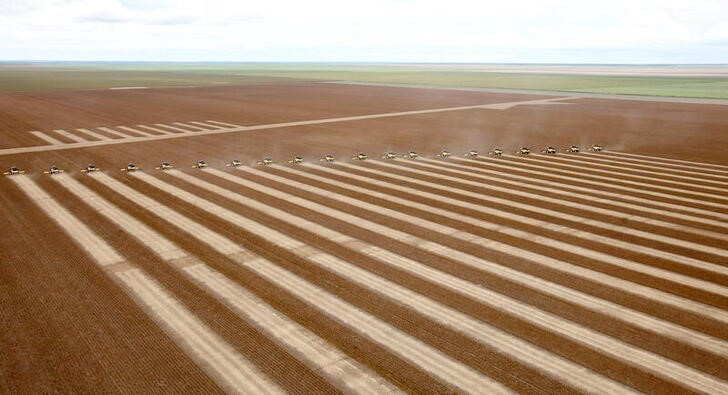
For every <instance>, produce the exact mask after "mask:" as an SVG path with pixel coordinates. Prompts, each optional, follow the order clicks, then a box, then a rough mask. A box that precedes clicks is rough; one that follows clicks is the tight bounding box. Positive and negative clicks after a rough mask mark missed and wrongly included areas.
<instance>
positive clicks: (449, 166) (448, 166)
mask: <svg viewBox="0 0 728 395" xmlns="http://www.w3.org/2000/svg"><path fill="white" fill-rule="evenodd" d="M408 163H413V162H408ZM415 164H416V165H418V166H422V167H425V168H430V169H436V170H443V171H448V172H450V173H455V174H462V175H465V176H468V177H473V178H478V179H481V180H484V181H493V182H498V183H503V184H508V185H512V186H515V187H524V186H525V187H527V188H530V189H535V190H537V191H543V192H548V193H553V194H557V195H561V196H565V197H573V198H579V199H582V200H588V201H591V202H594V201H596V202H598V203H607V204H612V205H617V206H621V207H626V208H630V209H634V210H640V211H646V212H654V213H655V214H660V215H665V216H670V217H672V216H674V214H673V213H672V212H669V211H665V210H655V209H649V208H647V207H642V206H637V205H631V204H628V203H622V202H618V201H613V200H608V199H597V198H594V197H592V196H589V195H581V194H578V193H573V192H564V191H562V190H560V189H557V188H549V187H542V186H537V185H524V184H523V183H522V182H516V181H511V180H507V179H504V178H501V177H491V176H486V175H483V174H479V173H477V172H474V171H471V170H469V169H472V168H469V167H468V166H463V165H458V164H455V163H445V162H443V161H437V160H433V159H421V160H419V161H417V162H416V163H415ZM460 169H465V170H460ZM433 174H439V173H433ZM524 178H526V177H524ZM449 179H450V178H448V180H449ZM456 182H459V183H463V184H467V185H474V186H477V187H481V188H487V189H492V190H496V191H501V192H503V191H507V193H512V194H516V195H519V196H524V197H529V198H533V199H537V200H543V201H547V202H550V203H556V204H559V205H566V206H568V207H575V208H579V209H582V210H586V211H592V212H595V213H598V214H603V215H608V216H610V217H616V218H621V219H625V220H630V221H636V222H640V223H643V224H649V225H653V226H657V227H661V228H666V229H672V230H678V231H682V232H687V233H693V234H697V235H699V236H707V237H712V238H715V239H718V240H724V241H727V242H728V236H727V235H726V234H725V233H719V232H712V231H708V230H704V229H698V228H693V227H690V226H686V225H682V224H675V223H671V222H666V221H662V220H657V219H652V218H646V217H642V216H639V215H632V214H625V213H622V212H619V211H614V210H609V209H604V208H599V207H595V206H591V205H584V204H579V203H573V202H570V201H568V200H561V199H554V198H547V197H546V196H543V195H539V194H533V193H529V192H522V191H518V190H513V189H506V188H499V187H496V186H494V185H493V184H482V183H473V182H472V181H470V180H467V179H458V180H457V181H456ZM677 215H678V218H680V219H688V220H693V221H698V222H700V221H705V220H703V219H702V218H695V217H689V216H680V214H677ZM685 217H687V218H685ZM710 224H711V225H714V226H719V227H722V228H726V231H728V222H720V221H713V222H712V223H710Z"/></svg>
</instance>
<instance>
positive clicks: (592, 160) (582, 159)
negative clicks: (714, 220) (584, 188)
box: [559, 152, 728, 185]
mask: <svg viewBox="0 0 728 395" xmlns="http://www.w3.org/2000/svg"><path fill="white" fill-rule="evenodd" d="M562 157H566V158H568V159H570V160H574V161H576V160H577V159H579V161H578V162H579V163H584V164H590V165H592V164H593V165H597V166H605V167H610V168H616V169H624V170H629V171H636V172H644V173H646V174H662V175H665V176H668V177H676V178H686V179H688V180H697V181H709V182H710V181H715V180H713V179H705V178H703V177H713V178H723V179H728V176H723V175H719V174H711V173H706V171H710V170H704V169H701V171H700V172H697V171H690V170H681V169H671V168H669V167H664V166H654V165H642V164H638V163H630V162H625V161H619V160H612V159H606V157H605V156H604V155H594V154H592V153H590V152H582V153H579V154H564V155H559V158H562ZM601 163H615V164H617V165H619V166H617V165H609V166H607V165H602V164H601ZM641 169H649V170H659V171H647V170H641ZM673 173H681V174H690V175H691V176H690V177H679V176H677V175H674V174H673ZM694 176H700V177H694ZM719 183H720V184H724V185H725V184H726V183H725V182H719Z"/></svg>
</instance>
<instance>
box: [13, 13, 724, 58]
mask: <svg viewBox="0 0 728 395" xmlns="http://www.w3.org/2000/svg"><path fill="white" fill-rule="evenodd" d="M725 21H728V2H725V1H711V0H695V1H691V2H684V1H655V0H641V1H635V0H612V1H610V2H604V1H574V0H543V1H536V0H511V1H502V0H501V1H495V2H489V1H473V0H449V1H446V2H443V1H441V0H438V1H434V0H391V1H384V0H372V1H356V2H346V1H330V0H310V1H305V2H303V1H293V0H272V1H265V2H254V1H245V0H243V1H235V0H208V1H192V0H181V1H173V0H157V1H145V0H30V1H22V2H21V1H16V0H9V1H8V0H0V57H1V58H3V59H79V58H80V59H100V60H291V61H298V60H311V61H317V60H321V61H334V60H343V61H482V62H489V61H492V62H503V61H510V62H529V61H533V62H539V61H545V60H544V59H553V58H556V59H557V60H555V61H559V60H558V59H559V53H561V54H563V55H562V57H561V58H562V60H560V61H563V62H579V61H589V62H594V61H597V62H626V61H630V59H631V60H632V61H640V62H644V61H647V62H650V58H651V57H655V58H658V57H659V58H660V59H661V60H660V61H665V58H669V59H671V60H668V61H670V62H686V63H689V62H728V26H727V25H726V22H725ZM686 49H688V50H687V51H686ZM671 51H672V54H671V55H670V54H669V53H670V52H671ZM688 53H689V54H690V58H687V56H688V55H687V54H688ZM600 54H601V55H600ZM681 56H682V57H684V59H683V58H681ZM580 57H581V58H583V60H580ZM587 58H588V59H587ZM548 61H554V60H548Z"/></svg>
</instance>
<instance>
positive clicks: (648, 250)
mask: <svg viewBox="0 0 728 395" xmlns="http://www.w3.org/2000/svg"><path fill="white" fill-rule="evenodd" d="M376 163H377V164H378V165H382V166H384V167H394V168H399V169H401V170H404V171H409V172H412V173H419V174H425V175H427V176H430V177H435V178H441V179H447V178H446V177H448V176H442V175H440V174H438V173H432V172H426V171H422V170H417V169H412V168H409V167H407V168H405V167H402V166H398V165H392V164H389V163H385V162H382V161H378V162H376ZM339 165H340V166H342V167H347V168H350V169H361V170H362V171H364V172H366V173H370V174H377V175H383V176H386V177H390V178H394V179H396V180H400V181H405V182H411V183H414V184H418V185H422V186H426V187H430V188H434V189H438V190H442V191H446V192H451V193H455V194H458V195H462V196H467V197H473V198H476V199H479V200H483V201H487V202H491V203H496V204H503V205H505V206H510V207H513V208H516V209H523V210H528V211H533V212H536V213H539V214H544V215H550V216H554V217H557V218H566V219H568V220H570V221H573V222H578V223H580V224H585V225H590V226H595V227H598V228H601V229H606V230H611V231H615V232H619V233H623V234H625V235H627V236H639V237H644V238H647V239H652V240H654V241H658V242H663V243H667V244H673V245H676V246H681V247H683V248H689V249H693V250H696V251H710V253H712V254H714V255H720V256H728V251H725V250H722V249H719V248H713V247H708V246H704V245H702V244H701V245H694V246H692V247H688V246H690V245H693V244H694V243H691V242H687V241H683V240H679V239H673V238H670V237H666V236H659V235H655V234H652V233H648V232H643V231H639V230H634V229H630V228H627V227H624V226H621V225H614V224H610V223H607V222H602V221H597V220H591V219H588V218H583V217H579V216H576V215H572V214H567V213H565V212H561V211H555V210H551V209H544V208H540V207H538V206H534V205H529V204H524V203H518V202H515V201H512V200H508V199H503V198H497V197H492V196H489V195H484V194H480V193H476V192H472V191H468V190H465V189H460V188H455V187H450V186H442V185H439V184H436V183H432V182H429V181H424V180H420V179H419V178H413V177H408V176H402V175H399V174H392V173H387V172H383V171H381V170H376V169H371V168H368V167H364V166H354V165H350V164H347V163H340V164H339ZM430 174H432V175H430ZM435 175H437V176H435ZM464 181H467V180H464ZM475 184H476V185H479V184H478V183H475ZM488 187H489V188H495V187H494V186H490V185H489V186H488ZM415 190H416V189H415ZM417 194H419V195H420V196H425V194H426V195H427V196H430V197H432V196H438V199H439V200H440V201H445V200H446V199H447V201H448V202H449V203H450V204H454V205H457V206H460V207H466V208H471V209H473V210H476V211H480V212H482V213H486V214H489V215H496V216H499V217H503V218H506V219H511V220H514V221H517V222H520V223H523V224H526V225H532V226H540V227H542V228H544V229H548V230H552V231H555V232H558V233H562V234H567V235H570V236H574V237H577V238H580V239H585V240H589V241H598V242H600V243H604V244H607V245H611V246H619V247H620V248H622V249H625V250H628V251H633V252H640V253H643V254H646V255H651V256H654V257H657V258H663V259H667V260H671V261H673V262H675V263H678V264H682V265H685V266H692V267H695V268H698V269H703V270H708V271H712V272H716V273H720V274H728V267H726V266H723V265H720V264H715V263H711V262H705V261H702V260H700V259H695V258H691V257H689V256H686V255H683V254H677V253H673V252H668V251H664V250H660V249H657V248H653V247H647V246H643V245H640V244H634V243H632V242H628V241H624V240H621V239H615V238H613V237H608V236H602V235H599V234H596V233H593V232H589V231H583V230H579V229H576V228H573V227H569V226H565V225H558V224H553V223H550V222H547V221H543V220H539V219H536V218H531V217H528V216H524V215H520V214H516V213H510V212H507V211H503V210H500V209H495V208H491V207H487V206H484V205H478V204H473V203H470V202H467V201H464V200H461V199H454V198H446V197H443V196H440V195H437V194H434V193H430V192H425V191H418V192H417ZM726 292H728V288H726ZM727 295H728V294H727Z"/></svg>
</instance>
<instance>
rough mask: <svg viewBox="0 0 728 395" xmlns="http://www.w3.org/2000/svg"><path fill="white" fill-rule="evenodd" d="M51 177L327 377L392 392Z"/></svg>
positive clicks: (104, 203)
mask: <svg viewBox="0 0 728 395" xmlns="http://www.w3.org/2000/svg"><path fill="white" fill-rule="evenodd" d="M54 180H55V181H57V182H58V183H59V184H60V185H62V186H63V187H65V188H66V189H67V190H69V191H70V192H71V193H73V194H74V195H76V196H77V197H79V198H80V199H81V200H82V201H84V202H85V203H86V204H88V205H89V206H91V207H92V208H93V209H95V210H96V211H97V212H99V213H100V214H101V215H103V216H104V217H106V218H107V219H109V220H110V221H111V222H113V223H115V224H116V225H117V226H118V227H119V228H121V229H123V230H124V231H125V232H126V233H128V234H129V235H131V236H132V237H134V238H136V239H137V240H138V241H139V242H141V243H142V244H144V245H145V246H146V247H147V248H149V249H150V250H152V251H153V252H154V253H155V254H156V255H157V256H159V257H160V258H162V259H163V260H165V261H167V262H168V263H169V264H170V266H172V267H173V268H175V269H177V270H181V271H182V272H184V273H185V274H186V275H187V276H188V277H190V278H191V279H192V280H193V281H194V282H195V283H196V284H197V285H198V286H199V287H200V288H201V289H203V290H206V291H207V292H209V293H211V294H213V295H214V296H215V297H216V299H218V300H220V301H221V302H223V303H224V304H226V305H227V306H228V307H231V308H232V309H233V310H234V311H236V312H237V313H238V315H239V316H240V317H241V318H243V319H245V320H246V321H248V322H251V323H252V324H253V325H254V326H255V327H256V328H257V329H258V330H260V331H262V332H264V333H265V334H266V335H267V337H269V338H271V339H274V340H276V342H277V343H279V344H281V345H282V346H284V347H286V348H287V349H288V350H287V351H288V352H291V353H292V354H295V355H297V357H298V359H299V360H301V361H302V362H304V363H306V364H307V365H309V366H310V367H311V368H312V369H314V370H317V371H319V372H322V373H323V375H324V376H326V377H327V378H328V379H331V380H332V381H334V382H337V383H339V385H340V386H344V387H347V386H348V387H349V389H350V390H351V391H353V392H356V393H369V394H376V393H382V392H389V393H391V392H395V389H394V387H393V386H392V384H390V383H387V382H386V380H384V379H383V378H381V377H379V376H377V375H376V374H374V372H372V371H370V370H369V369H367V368H364V367H363V366H361V365H360V364H359V363H357V362H356V361H353V360H351V358H349V357H348V355H346V354H344V353H343V352H341V351H340V350H338V349H337V348H335V347H334V346H332V345H329V344H328V343H327V342H326V341H325V340H323V339H321V338H319V337H318V336H317V335H315V334H314V333H313V332H311V331H309V330H308V329H306V328H305V327H303V326H301V325H299V324H298V323H296V322H295V321H292V320H290V319H289V318H288V317H286V316H285V315H283V314H282V313H280V312H278V311H276V310H275V309H274V308H273V307H272V306H270V305H268V304H267V303H266V302H265V301H263V300H262V299H260V298H259V297H257V296H256V295H254V294H253V293H251V292H249V291H248V290H246V289H244V288H243V287H241V286H240V285H238V284H237V283H235V282H234V281H232V280H230V279H228V278H227V277H225V276H224V275H223V274H222V273H219V272H217V271H216V270H214V269H212V268H210V267H209V266H207V265H206V264H204V263H203V262H201V261H200V260H198V259H197V258H194V257H192V256H190V255H189V254H188V253H187V252H186V251H184V250H182V249H181V248H179V246H177V245H175V244H174V243H173V242H172V241H170V240H169V239H167V238H166V237H164V236H163V235H161V234H160V233H158V232H157V231H155V230H153V229H151V228H150V227H149V226H147V225H145V224H144V223H142V222H141V221H139V220H137V219H136V218H134V217H132V216H131V215H129V214H127V213H126V212H124V211H123V210H121V209H120V208H119V207H118V206H116V205H114V204H113V203H111V202H109V201H108V200H106V199H104V198H103V197H101V196H100V195H98V194H97V193H95V192H93V191H92V190H90V189H89V188H87V187H86V186H84V185H83V184H81V183H79V182H78V181H77V180H75V179H73V178H71V177H54ZM183 258H184V259H186V260H187V262H185V263H184V265H183V267H180V266H179V265H178V264H176V262H175V261H176V260H180V259H183ZM343 375H345V376H346V377H344V376H343ZM350 384H351V386H349V385H350Z"/></svg>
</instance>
